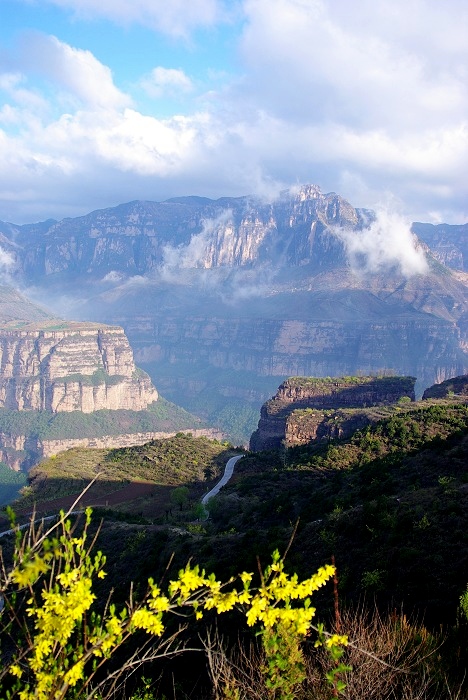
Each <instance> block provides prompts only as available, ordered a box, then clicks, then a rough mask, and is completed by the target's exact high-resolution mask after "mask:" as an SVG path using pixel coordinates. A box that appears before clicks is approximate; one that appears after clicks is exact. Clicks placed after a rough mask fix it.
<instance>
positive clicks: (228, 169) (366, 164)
mask: <svg viewBox="0 0 468 700" xmlns="http://www.w3.org/2000/svg"><path fill="white" fill-rule="evenodd" d="M467 86H468V6H467V3H466V0H445V2H444V3H441V2H440V0H438V1H437V2H436V1H435V0H392V1H391V2H390V1H388V0H380V1H379V2H378V3H377V2H375V0H353V2H351V1H350V0H234V1H233V0H231V2H229V1H228V0H226V1H223V0H191V1H190V2H187V0H164V1H161V0H99V1H98V0H0V154H1V159H2V166H3V167H2V168H1V171H0V220H3V221H12V222H15V223H25V222H32V221H38V220H41V219H46V218H51V217H52V218H57V219H59V218H62V217H65V216H77V215H80V214H84V213H87V212H88V211H91V210H93V209H98V208H103V207H108V206H113V205H116V204H118V203H120V202H124V201H130V200H132V199H154V200H161V199H166V198H168V197H172V196H180V195H184V194H187V195H188V194H196V195H203V196H207V197H213V198H216V197H220V196H224V195H226V196H239V195H243V194H253V195H258V196H260V197H263V198H266V199H271V198H273V197H274V196H275V195H276V194H277V193H278V192H279V191H280V190H281V189H284V188H286V187H289V186H292V185H295V184H297V183H307V182H310V183H314V184H317V185H319V186H320V187H321V188H322V189H323V190H324V191H327V192H328V191H335V192H339V193H340V194H342V195H343V196H345V197H346V198H347V199H349V200H350V201H351V203H352V204H354V205H355V206H363V207H382V205H386V206H389V207H391V208H393V209H396V210H397V211H399V212H401V213H402V214H404V215H405V216H408V217H410V218H411V219H413V220H422V221H432V222H439V221H447V222H450V223H462V222H464V221H466V220H467V219H468V205H467V183H468V172H467V171H468V124H467V121H468V88H467Z"/></svg>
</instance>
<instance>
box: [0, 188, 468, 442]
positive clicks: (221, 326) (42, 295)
mask: <svg viewBox="0 0 468 700" xmlns="http://www.w3.org/2000/svg"><path fill="white" fill-rule="evenodd" d="M466 228H467V227H466V225H463V226H448V225H443V226H442V227H440V226H436V227H434V226H431V225H429V224H420V223H417V224H413V227H412V232H411V231H410V228H409V226H406V228H405V225H404V222H402V221H401V219H399V218H398V217H395V216H393V217H392V216H391V215H388V214H385V213H382V212H376V213H374V212H371V211H369V210H365V209H359V208H355V207H353V206H352V205H351V204H350V203H349V202H347V201H346V200H345V199H343V198H342V197H340V196H339V195H337V194H335V193H328V194H324V193H322V192H321V191H320V189H319V188H318V187H317V186H315V185H303V186H300V187H297V188H295V189H293V190H289V191H286V192H284V193H282V195H281V196H280V197H279V198H277V199H276V200H275V201H273V202H265V201H259V200H257V199H255V198H252V197H239V198H228V197H225V198H221V199H218V200H210V199H206V198H200V197H181V198H176V199H171V200H168V201H166V202H141V201H135V202H130V203H127V204H122V205H119V206H117V207H114V208H110V209H105V210H100V211H96V212H92V213H90V214H88V215H86V216H83V217H79V218H75V219H64V220H63V221H59V222H57V221H52V220H49V221H46V222H42V223H38V224H28V225H22V226H17V225H14V224H9V223H0V246H1V249H2V262H3V267H4V269H5V270H6V272H7V274H8V276H9V280H10V281H11V282H12V283H13V284H14V285H15V286H18V287H21V288H22V289H24V290H26V291H27V293H28V294H29V295H30V296H31V298H33V299H34V300H35V301H39V302H42V303H44V304H46V305H47V306H48V307H50V308H51V309H52V310H53V312H54V313H55V314H59V315H61V316H66V317H67V318H73V319H75V320H86V321H95V322H99V323H108V324H116V325H119V326H122V327H123V329H124V330H125V332H126V334H127V336H128V338H129V341H130V344H131V346H132V348H133V351H134V355H135V360H136V362H137V364H138V365H139V366H141V367H143V369H145V370H146V371H147V372H148V373H149V375H150V376H151V379H152V380H153V382H154V384H155V386H156V387H157V389H158V390H160V391H161V392H162V393H163V394H164V395H165V396H167V397H168V398H169V399H170V400H172V401H175V402H176V403H178V404H180V405H182V406H184V407H185V408H187V409H189V410H192V411H194V412H197V413H198V414H200V415H202V416H203V417H205V418H208V419H211V420H212V421H213V420H216V421H217V422H218V424H220V425H224V427H226V426H230V427H231V434H234V435H235V436H236V437H237V436H238V437H239V438H243V439H245V438H246V437H248V436H249V434H250V432H251V431H252V430H253V428H254V427H255V424H256V420H257V419H258V408H259V406H260V405H261V403H263V402H264V401H265V400H266V399H267V398H268V397H269V396H271V395H272V393H274V391H275V389H276V387H277V386H278V384H279V383H280V382H281V381H282V380H284V379H285V378H286V377H288V376H295V375H304V376H343V375H355V374H366V375H368V374H379V373H380V374H388V373H392V374H401V375H406V376H414V377H416V379H417V383H416V391H417V393H418V394H421V393H422V391H423V389H424V388H426V387H427V386H430V385H432V384H433V383H435V382H440V381H442V380H444V379H446V378H448V377H452V376H456V375H461V374H464V373H465V372H466V371H467V370H468V360H467V352H468V342H467V331H468V314H467V311H468V303H467V302H468V298H467V297H468V294H467V277H466V260H467V256H466ZM454 268H456V269H454Z"/></svg>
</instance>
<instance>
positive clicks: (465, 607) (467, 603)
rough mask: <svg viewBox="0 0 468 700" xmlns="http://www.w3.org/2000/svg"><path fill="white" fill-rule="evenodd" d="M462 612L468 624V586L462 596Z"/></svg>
mask: <svg viewBox="0 0 468 700" xmlns="http://www.w3.org/2000/svg"><path fill="white" fill-rule="evenodd" d="M460 612H461V614H462V615H463V617H464V618H465V620H466V621H467V622H468V586H467V587H466V591H465V592H464V593H462V594H461V596H460Z"/></svg>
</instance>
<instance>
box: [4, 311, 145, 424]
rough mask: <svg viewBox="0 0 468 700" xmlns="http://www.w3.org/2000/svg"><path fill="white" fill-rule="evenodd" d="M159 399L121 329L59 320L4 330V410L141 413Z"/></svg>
mask: <svg viewBox="0 0 468 700" xmlns="http://www.w3.org/2000/svg"><path fill="white" fill-rule="evenodd" d="M157 398H158V394H157V391H156V389H155V388H154V387H153V385H152V383H151V380H150V378H149V377H148V375H147V374H146V373H144V372H142V371H141V370H137V368H136V367H135V363H134V360H133V353H132V350H131V348H130V345H129V343H128V340H127V337H126V335H125V333H124V331H123V330H122V329H121V328H118V327H112V326H104V325H99V324H93V323H67V322H61V321H55V323H54V322H49V323H48V324H47V323H43V324H41V325H40V326H38V325H36V324H26V325H23V326H22V327H20V328H16V329H13V328H4V329H1V330H0V408H7V409H11V410H17V411H22V410H33V411H51V412H53V413H58V412H61V411H82V412H83V413H91V412H93V411H97V410H100V409H111V410H116V409H122V408H126V409H131V410H134V411H140V410H144V409H146V408H147V407H148V404H150V403H152V402H153V401H157Z"/></svg>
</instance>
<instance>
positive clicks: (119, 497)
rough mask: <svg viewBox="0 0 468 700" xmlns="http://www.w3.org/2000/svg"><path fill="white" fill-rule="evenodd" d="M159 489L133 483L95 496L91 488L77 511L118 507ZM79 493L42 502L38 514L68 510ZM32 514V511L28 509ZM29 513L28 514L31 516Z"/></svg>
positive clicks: (145, 484) (147, 484) (20, 512)
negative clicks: (95, 507)
mask: <svg viewBox="0 0 468 700" xmlns="http://www.w3.org/2000/svg"><path fill="white" fill-rule="evenodd" d="M155 488H157V487H156V486H155V484H150V483H148V482H146V481H132V482H131V483H130V484H127V485H126V486H124V487H123V488H121V489H117V490H115V491H112V492H111V493H108V494H106V495H104V496H103V495H101V494H99V495H94V494H93V488H92V487H91V488H90V489H89V491H87V492H86V493H85V494H84V495H83V497H82V498H80V500H79V501H78V503H77V504H76V509H77V510H81V509H82V508H86V507H87V506H102V507H104V508H105V507H106V506H109V507H111V506H116V505H119V504H120V503H127V502H128V501H134V500H135V499H137V498H141V497H142V496H148V495H149V494H150V493H152V492H153V491H154V489H155ZM78 495H79V494H78V493H76V494H75V495H73V496H63V497H62V498H55V499H53V500H50V501H42V502H41V503H38V504H37V507H36V513H46V512H47V513H49V512H53V513H58V512H59V511H60V510H68V509H69V508H70V507H71V506H72V505H73V503H74V502H75V500H76V499H77V497H78ZM28 511H29V512H30V510H29V509H28ZM29 512H28V514H29ZM17 513H18V514H22V515H25V514H26V511H24V510H23V511H17Z"/></svg>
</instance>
